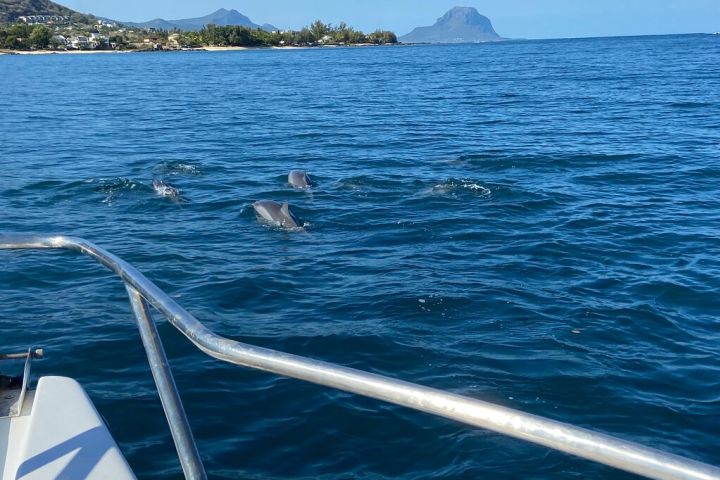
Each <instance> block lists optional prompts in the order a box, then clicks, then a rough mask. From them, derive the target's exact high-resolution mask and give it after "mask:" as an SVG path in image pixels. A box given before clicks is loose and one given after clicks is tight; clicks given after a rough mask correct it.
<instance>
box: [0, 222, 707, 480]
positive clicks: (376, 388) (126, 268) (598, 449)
mask: <svg viewBox="0 0 720 480" xmlns="http://www.w3.org/2000/svg"><path fill="white" fill-rule="evenodd" d="M28 248H58V249H67V250H75V251H78V252H81V253H83V254H85V255H88V256H89V257H91V258H93V259H94V260H96V261H97V262H99V263H101V264H103V265H105V266H106V267H108V268H109V269H110V270H112V271H113V272H115V273H116V274H117V275H118V276H119V277H120V278H122V280H123V281H124V282H125V284H126V286H127V287H128V288H132V289H134V290H136V291H137V293H138V294H139V295H141V296H142V297H143V298H144V299H145V300H147V302H148V303H150V304H151V305H152V306H153V307H155V308H156V309H157V310H158V311H160V312H161V313H163V314H164V315H165V316H166V317H167V319H168V321H169V322H170V323H171V324H172V325H173V326H175V328H177V329H178V330H180V331H181V332H182V333H183V334H184V335H185V336H186V337H187V338H188V339H189V340H190V341H191V342H193V343H194V344H195V345H196V346H197V347H198V348H199V349H201V350H202V351H203V352H205V353H207V354H208V355H210V356H212V357H215V358H218V359H220V360H224V361H226V362H230V363H234V364H236V365H241V366H245V367H249V368H254V369H258V370H265V371H268V372H273V373H277V374H280V375H285V376H288V377H292V378H297V379H300V380H305V381H308V382H312V383H316V384H319V385H325V386H328V387H333V388H337V389H340V390H345V391H347V392H352V393H356V394H359V395H364V396H367V397H371V398H376V399H379V400H384V401H386V402H389V403H394V404H396V405H402V406H405V407H409V408H413V409H415V410H420V411H423V412H427V413H432V414H434V415H438V416H442V417H445V418H449V419H452V420H456V421H458V422H462V423H466V424H468V425H473V426H476V427H481V428H486V429H488V430H492V431H495V432H498V433H501V434H503V435H508V436H511V437H515V438H519V439H521V440H525V441H528V442H533V443H537V444H539V445H544V446H546V447H550V448H552V449H555V450H559V451H561V452H565V453H569V454H572V455H576V456H578V457H582V458H585V459H588V460H592V461H595V462H598V463H602V464H604V465H609V466H611V467H616V468H618V469H621V470H625V471H627V472H632V473H636V474H638V475H642V476H645V477H648V478H655V479H662V480H675V479H678V480H679V479H682V480H720V468H717V467H714V466H712V465H708V464H705V463H701V462H697V461H695V460H690V459H687V458H683V457H679V456H677V455H673V454H669V453H665V452H662V451H660V450H656V449H653V448H649V447H645V446H643V445H639V444H637V443H633V442H628V441H626V440H621V439H619V438H615V437H612V436H610V435H605V434H602V433H597V432H593V431H591V430H587V429H584V428H580V427H576V426H573V425H568V424H566V423H562V422H558V421H555V420H550V419H547V418H543V417H539V416H537V415H531V414H529V413H524V412H521V411H518V410H514V409H511V408H507V407H503V406H500V405H495V404H493V403H490V402H485V401H482V400H477V399H474V398H470V397H464V396H461V395H455V394H452V393H447V392H444V391H442V390H437V389H434V388H429V387H423V386H421V385H416V384H413V383H409V382H404V381H401V380H395V379H392V378H389V377H384V376H382V375H377V374H373V373H367V372H363V371H360V370H355V369H353V368H347V367H342V366H339V365H334V364H331V363H327V362H321V361H318V360H313V359H309V358H305V357H301V356H298V355H292V354H289V353H284V352H278V351H275V350H270V349H267V348H262V347H256V346H254V345H248V344H245V343H241V342H237V341H234V340H230V339H227V338H224V337H221V336H219V335H217V334H215V333H214V332H212V331H211V330H209V329H208V328H207V327H205V325H203V324H202V323H200V322H199V321H198V320H197V319H196V318H195V317H193V316H192V315H191V314H190V313H188V312H187V311H186V310H185V309H184V308H182V307H181V306H180V305H178V304H177V303H176V302H175V301H174V300H173V299H172V298H170V297H169V296H168V295H167V294H166V293H165V292H163V291H162V290H160V288H158V287H157V285H155V284H154V283H153V282H151V281H150V280H148V279H147V278H146V277H145V276H144V275H143V274H141V273H140V272H138V271H137V270H136V269H135V268H134V267H133V266H132V265H130V264H129V263H127V262H125V261H124V260H122V259H120V258H119V257H116V256H115V255H113V254H112V253H110V252H108V251H106V250H103V249H102V248H100V247H97V246H96V245H93V244H92V243H90V242H88V241H86V240H83V239H81V238H73V237H64V236H55V237H32V236H30V237H28V236H24V237H17V236H16V237H10V236H5V237H3V236H0V249H28ZM158 341H159V339H158Z"/></svg>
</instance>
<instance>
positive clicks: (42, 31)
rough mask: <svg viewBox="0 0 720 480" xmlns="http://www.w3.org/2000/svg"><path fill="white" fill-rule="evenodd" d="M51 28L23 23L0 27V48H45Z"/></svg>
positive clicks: (48, 41) (50, 35)
mask: <svg viewBox="0 0 720 480" xmlns="http://www.w3.org/2000/svg"><path fill="white" fill-rule="evenodd" d="M51 37H52V30H50V29H49V28H48V27H46V26H45V25H35V26H32V25H25V24H23V23H17V24H14V25H10V26H8V27H5V28H3V27H0V48H10V49H13V50H28V49H30V48H36V49H45V48H48V45H49V44H50V38H51Z"/></svg>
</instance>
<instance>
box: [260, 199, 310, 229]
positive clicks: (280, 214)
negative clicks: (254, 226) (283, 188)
mask: <svg viewBox="0 0 720 480" xmlns="http://www.w3.org/2000/svg"><path fill="white" fill-rule="evenodd" d="M253 208H254V209H255V215H257V217H258V219H263V220H265V221H267V222H269V223H273V224H275V225H278V226H280V227H282V228H302V226H301V225H300V221H299V220H298V219H297V217H295V215H293V214H292V212H291V211H290V207H289V206H288V203H287V202H283V203H282V205H281V204H279V203H277V202H273V201H272V200H259V201H257V202H255V203H253Z"/></svg>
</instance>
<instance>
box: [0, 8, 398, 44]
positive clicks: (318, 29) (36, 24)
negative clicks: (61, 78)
mask: <svg viewBox="0 0 720 480" xmlns="http://www.w3.org/2000/svg"><path fill="white" fill-rule="evenodd" d="M5 1H7V0H0V2H5ZM21 1H25V2H30V1H36V0H21ZM37 1H40V0H37ZM50 3H51V2H50ZM63 8H64V7H63ZM21 17H22V16H21ZM82 20H83V22H80V21H72V22H71V21H66V20H64V19H60V20H59V21H58V20H57V19H54V18H18V22H17V23H13V24H6V25H4V26H3V25H2V24H0V49H10V50H47V49H52V50H105V49H114V50H178V49H181V48H201V47H204V46H214V47H226V46H227V47H234V46H237V47H270V46H320V45H357V44H374V45H383V44H393V43H397V37H396V36H395V34H394V33H393V32H390V31H386V30H378V31H375V32H373V33H370V34H365V33H363V32H361V31H359V30H355V29H354V28H352V27H349V26H348V25H347V24H345V23H344V22H343V23H341V24H340V25H337V26H333V25H331V24H325V23H323V22H321V21H319V20H318V21H316V22H314V23H313V24H312V25H309V26H307V27H305V28H303V29H301V30H299V31H291V30H288V31H274V32H268V31H265V30H261V29H251V28H247V27H241V26H218V25H213V24H210V25H206V26H205V27H203V28H202V29H200V30H199V31H180V30H173V31H171V32H168V31H166V30H158V29H154V28H150V29H143V28H133V27H127V26H124V25H118V24H116V23H115V22H110V21H107V20H100V19H96V18H94V17H93V18H83V19H82ZM25 22H27V23H25Z"/></svg>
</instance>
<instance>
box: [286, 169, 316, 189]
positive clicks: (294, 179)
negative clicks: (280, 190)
mask: <svg viewBox="0 0 720 480" xmlns="http://www.w3.org/2000/svg"><path fill="white" fill-rule="evenodd" d="M288 183H289V184H290V185H292V186H293V187H295V188H308V187H309V186H310V185H312V183H311V182H310V177H308V175H307V173H305V170H290V173H288Z"/></svg>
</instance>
